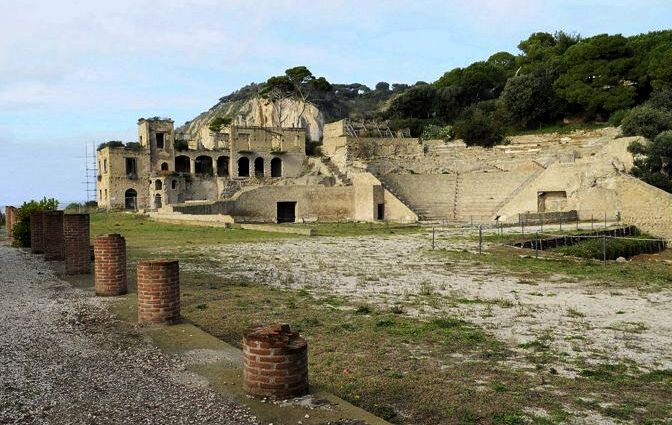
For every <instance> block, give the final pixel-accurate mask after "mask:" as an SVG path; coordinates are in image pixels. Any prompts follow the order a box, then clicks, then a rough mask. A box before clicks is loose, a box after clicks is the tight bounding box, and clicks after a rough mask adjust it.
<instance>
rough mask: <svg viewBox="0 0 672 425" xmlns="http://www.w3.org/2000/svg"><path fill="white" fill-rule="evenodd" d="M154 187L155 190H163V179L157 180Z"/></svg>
mask: <svg viewBox="0 0 672 425" xmlns="http://www.w3.org/2000/svg"><path fill="white" fill-rule="evenodd" d="M154 189H155V190H161V189H163V182H161V180H157V181H156V182H155V183H154Z"/></svg>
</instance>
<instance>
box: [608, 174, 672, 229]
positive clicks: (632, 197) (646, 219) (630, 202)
mask: <svg viewBox="0 0 672 425" xmlns="http://www.w3.org/2000/svg"><path fill="white" fill-rule="evenodd" d="M618 193H619V200H620V205H619V208H620V211H621V220H622V221H623V222H624V223H626V224H633V225H635V226H637V227H638V228H640V229H641V230H643V231H645V232H647V233H650V234H652V235H654V236H657V237H661V238H665V239H668V240H672V194H670V193H667V192H665V191H664V190H661V189H658V188H657V187H654V186H651V185H650V184H647V183H645V182H643V181H641V180H639V179H636V178H634V177H631V176H628V175H622V176H621V177H620V179H619V180H618Z"/></svg>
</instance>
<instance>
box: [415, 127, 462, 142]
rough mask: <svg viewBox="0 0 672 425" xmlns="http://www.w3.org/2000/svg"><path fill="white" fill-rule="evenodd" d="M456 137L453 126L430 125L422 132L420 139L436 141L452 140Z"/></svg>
mask: <svg viewBox="0 0 672 425" xmlns="http://www.w3.org/2000/svg"><path fill="white" fill-rule="evenodd" d="M454 136H455V131H454V130H453V126H452V125H445V126H440V125H435V124H428V125H427V126H425V128H424V129H423V130H422V134H421V135H420V138H421V139H423V140H436V139H441V140H450V139H452V138H453V137H454Z"/></svg>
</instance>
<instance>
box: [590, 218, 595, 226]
mask: <svg viewBox="0 0 672 425" xmlns="http://www.w3.org/2000/svg"><path fill="white" fill-rule="evenodd" d="M590 230H595V216H594V215H592V214H591V215H590Z"/></svg>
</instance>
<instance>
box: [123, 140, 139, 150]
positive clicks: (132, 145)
mask: <svg viewBox="0 0 672 425" xmlns="http://www.w3.org/2000/svg"><path fill="white" fill-rule="evenodd" d="M126 149H130V150H134V151H139V150H141V149H142V145H141V144H140V143H138V142H128V143H126Z"/></svg>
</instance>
